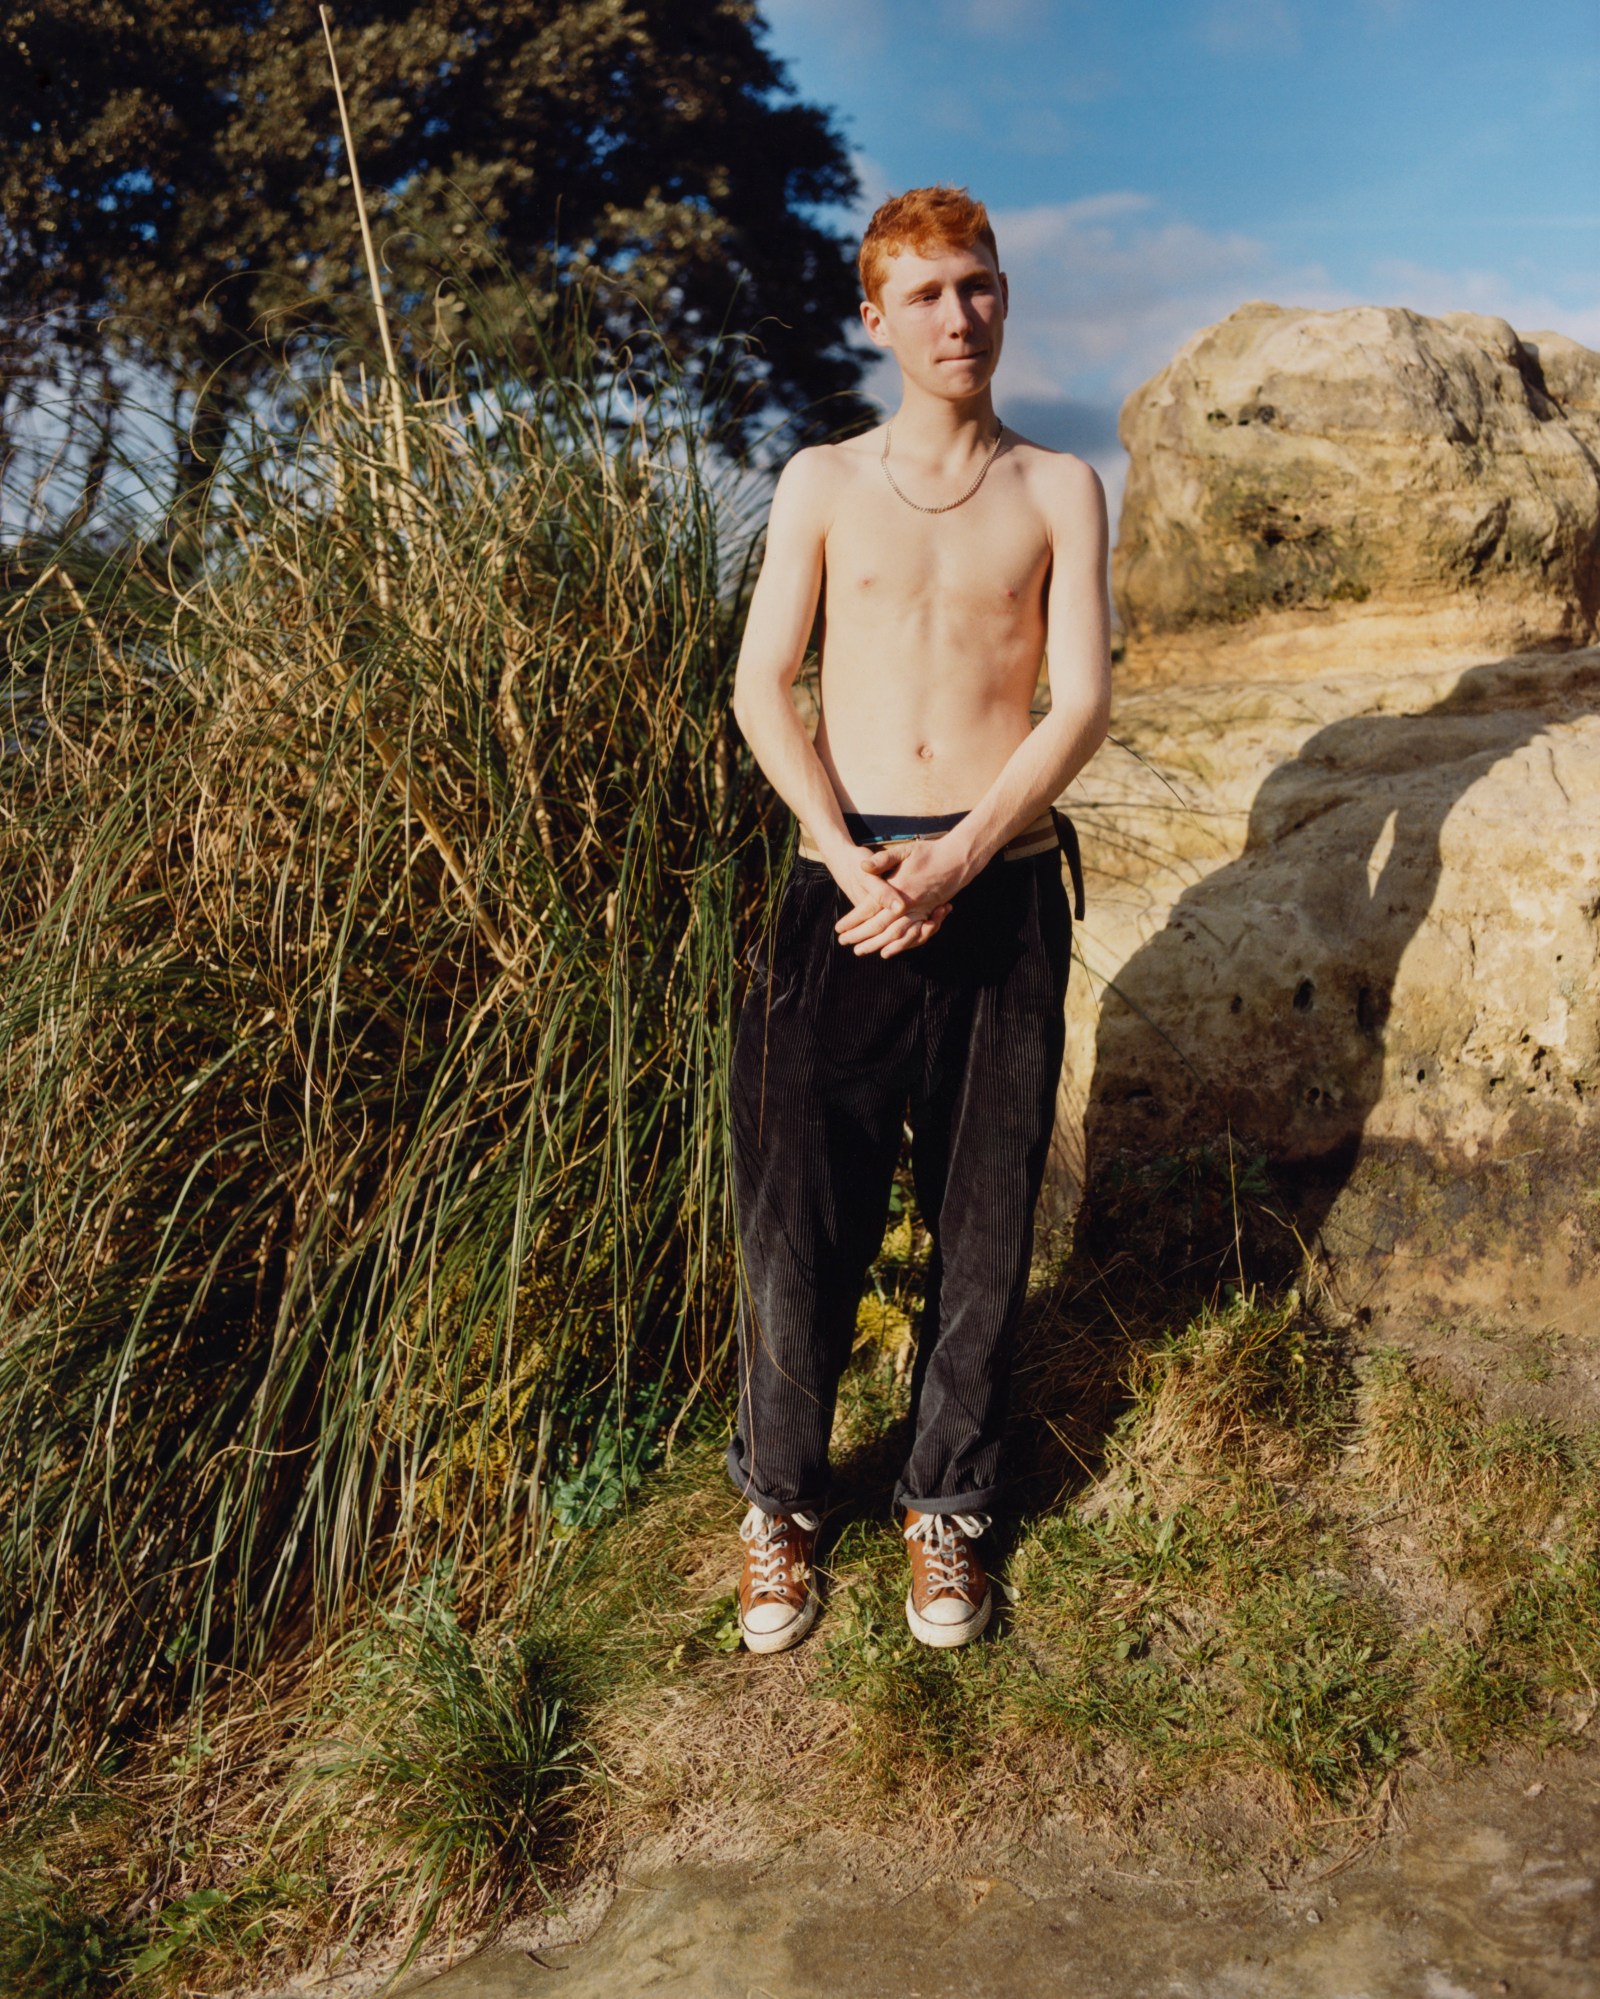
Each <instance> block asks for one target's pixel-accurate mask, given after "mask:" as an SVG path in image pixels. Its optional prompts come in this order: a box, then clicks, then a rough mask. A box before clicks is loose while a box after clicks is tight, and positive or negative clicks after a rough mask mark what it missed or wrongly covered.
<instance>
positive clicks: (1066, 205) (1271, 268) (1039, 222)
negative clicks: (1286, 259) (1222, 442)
mask: <svg viewBox="0 0 1600 1999" xmlns="http://www.w3.org/2000/svg"><path fill="white" fill-rule="evenodd" d="M994 225H995V233H996V235H997V237H998V238H999V243H1000V255H1001V261H1002V262H1003V263H1004V265H1005V267H1006V272H1007V275H1008V277H1009V279H1010V281H1011V319H1010V322H1009V324H1008V326H1007V329H1006V359H1005V361H1004V362H1003V363H1002V367H1003V369H1004V374H1005V380H1006V385H1007V387H1008V389H1009V390H1010V391H1011V392H1012V393H1014V394H1018V395H1023V396H1028V397H1047V396H1051V395H1055V396H1059V397H1063V398H1070V397H1076V398H1080V399H1086V400H1091V401H1100V402H1104V401H1107V400H1111V399H1114V400H1115V401H1117V402H1119V403H1120V402H1121V400H1122V398H1123V397H1124V396H1126V395H1127V394H1128V393H1129V391H1130V390H1132V389H1135V388H1137V387H1138V385H1139V383H1140V382H1142V381H1145V380H1147V379H1148V377H1149V376H1151V375H1152V374H1154V373H1155V372H1156V370H1157V369H1158V368H1161V367H1164V366H1165V364H1166V363H1167V362H1168V361H1169V360H1171V358H1172V356H1173V354H1174V353H1176V351H1177V349H1178V348H1179V347H1180V346H1181V345H1182V344H1183V342H1184V341H1185V340H1186V339H1187V338H1188V337H1189V335H1190V334H1191V333H1194V332H1195V331H1197V330H1198V329H1199V328H1200V327H1202V326H1206V325H1209V324H1210V323H1211V322H1212V321H1213V320H1217V319H1222V318H1224V317H1225V316H1226V315H1227V314H1228V313H1230V312H1231V311H1232V310H1233V309H1234V307H1235V306H1237V305H1241V304H1243V303H1244V301H1245V300H1247V299H1252V298H1271V299H1274V300H1277V301H1279V302H1281V303H1284V304H1292V305H1310V306H1323V305H1345V304H1349V303H1351V302H1352V301H1351V296H1350V294H1349V293H1348V292H1346V291H1344V290H1342V289H1340V288H1338V287H1336V286H1334V285H1333V284H1332V283H1331V281H1330V280H1329V278H1328V275H1327V273H1326V271H1325V270H1324V269H1323V268H1322V266H1321V265H1319V264H1302V265H1297V266H1285V265H1283V264H1282V263H1281V262H1280V261H1279V260H1278V259H1277V258H1275V257H1274V255H1273V253H1272V251H1271V249H1270V248H1269V246H1268V245H1266V244H1265V243H1263V242H1261V241H1260V240H1259V239H1257V238H1256V237H1253V236H1248V235H1245V234H1243V233H1242V232H1240V231H1228V232H1225V233H1219V232H1217V231H1214V230H1209V229H1203V228H1200V227H1199V226H1198V225H1197V224H1195V223H1192V222H1185V221H1183V220H1181V219H1177V218H1166V217H1163V216H1162V215H1161V214H1160V212H1159V210H1158V206H1157V203H1156V202H1155V201H1154V199H1153V198H1152V197H1151V196H1149V195H1147V194H1142V193H1139V192H1137V191H1135V190H1132V189H1118V190H1114V191H1111V192H1107V193H1104V194H1098V195H1090V196H1087V197H1085V198H1083V199H1081V200H1078V201H1067V202H1052V203H1044V204H1041V205H1039V206H1037V207H1033V208H1023V209H1008V210H1000V211H997V212H996V213H995V216H994Z"/></svg>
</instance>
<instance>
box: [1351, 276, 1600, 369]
mask: <svg viewBox="0 0 1600 1999" xmlns="http://www.w3.org/2000/svg"><path fill="white" fill-rule="evenodd" d="M1372 275H1373V277H1374V279H1375V280H1376V281H1377V285H1378V291H1377V292H1375V293H1374V298H1375V301H1376V302H1377V303H1379V304H1382V305H1407V306H1410V308H1411V310H1412V311H1413V312H1427V313H1437V312H1485V313H1490V314H1492V315H1493V316H1494V317H1495V318H1496V319H1508V320H1510V322H1511V324H1512V325H1513V326H1514V327H1515V328H1516V329H1517V331H1518V332H1519V333H1533V332H1544V333H1565V334H1566V335H1567V337H1568V338H1569V339H1571V340H1581V341H1582V342H1583V344H1584V346H1586V347H1600V286H1597V287H1596V294H1595V296H1594V297H1593V298H1592V299H1590V300H1589V301H1587V302H1586V303H1584V304H1581V305H1572V304H1569V303H1567V302H1565V301H1563V300H1561V299H1558V298H1556V297H1555V296H1554V295H1553V294H1552V293H1550V292H1548V291H1544V290H1541V289H1539V288H1538V287H1527V286H1524V285H1523V284H1521V283H1520V282H1519V281H1518V280H1517V279H1516V278H1508V277H1506V276H1505V275H1504V274H1503V273H1501V272H1499V271H1474V270H1464V271H1442V270H1436V269H1434V268H1432V267H1430V266H1429V265H1427V264H1416V263H1411V262H1409V261H1407V260H1406V259H1404V258H1401V257H1381V258H1379V259H1378V260H1377V261H1376V262H1375V263H1374V264H1373V266H1372Z"/></svg>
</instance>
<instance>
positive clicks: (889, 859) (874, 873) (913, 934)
mask: <svg viewBox="0 0 1600 1999" xmlns="http://www.w3.org/2000/svg"><path fill="white" fill-rule="evenodd" d="M901 858H902V857H901V856H900V855H899V854H896V853H892V852H884V851H881V850H876V849H874V848H871V847H851V848H848V849H847V850H846V851H845V853H843V854H841V855H840V856H839V859H838V861H837V862H834V861H829V863H828V872H829V873H830V874H831V875H832V876H833V878H834V880H835V881H836V882H837V883H838V884H839V886H840V888H842V889H843V890H844V892H845V894H846V895H847V896H849V898H850V902H851V905H852V906H851V910H850V913H849V915H848V916H843V917H841V918H840V919H839V921H838V923H837V924H835V926H834V928H835V929H836V930H837V931H841V932H844V933H846V934H845V935H842V936H841V937H840V939H839V942H840V944H841V945H844V944H846V943H848V945H849V948H850V949H851V950H853V951H854V953H855V955H856V956H857V957H858V958H864V957H866V956H867V954H868V953H869V952H873V951H876V952H878V953H879V954H880V955H881V956H882V957H885V958H893V957H895V956H897V955H898V954H899V953H900V952H902V951H914V950H915V949H916V948H917V946H918V945H919V944H926V943H927V941H928V939H929V938H930V937H932V936H933V935H934V934H935V932H936V931H937V930H938V928H939V926H940V924H941V923H943V922H944V920H945V918H946V917H947V916H948V915H949V914H950V904H949V903H948V902H941V903H936V904H934V905H933V906H932V907H931V908H919V907H918V906H917V904H916V903H914V902H912V901H910V900H909V899H908V898H907V897H906V896H904V895H902V894H901V892H900V890H899V889H897V888H896V887H895V885H894V881H893V878H892V877H893V871H894V870H895V869H896V868H897V867H898V866H899V865H900V861H901Z"/></svg>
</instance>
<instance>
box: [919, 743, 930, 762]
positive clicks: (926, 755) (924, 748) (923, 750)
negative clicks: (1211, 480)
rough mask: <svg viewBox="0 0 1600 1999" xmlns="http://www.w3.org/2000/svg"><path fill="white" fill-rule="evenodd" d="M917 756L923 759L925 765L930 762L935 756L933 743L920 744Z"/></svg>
mask: <svg viewBox="0 0 1600 1999" xmlns="http://www.w3.org/2000/svg"><path fill="white" fill-rule="evenodd" d="M917 755H918V756H919V757H921V759H922V761H923V762H924V763H926V762H928V760H929V759H930V758H931V757H932V755H933V745H932V743H918V745H917Z"/></svg>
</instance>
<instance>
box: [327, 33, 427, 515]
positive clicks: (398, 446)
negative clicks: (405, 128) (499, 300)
mask: <svg viewBox="0 0 1600 1999" xmlns="http://www.w3.org/2000/svg"><path fill="white" fill-rule="evenodd" d="M317 12H318V13H319V14H320V15H321V16H322V33H323V38H324V40H325V41H326V42H327V44H328V67H329V68H330V69H331V70H332V71H333V94H334V96H335V97H336V98H337V99H338V102H339V125H340V129H341V130H342V131H343V133H344V153H345V158H346V159H347V160H348V161H349V162H350V191H351V193H352V194H353V195H354V196H355V202H356V219H357V220H358V221H359V223H360V224H361V247H362V249H363V250H364V251H365V252H366V258H367V280H368V282H369V283H370V284H371V286H372V305H373V310H374V311H375V312H376V313H377V315H378V334H379V337H380V338H381V339H382V341H383V360H384V366H385V368H386V369H387V370H388V375H389V398H390V403H391V405H392V408H393V411H394V447H395V463H396V466H397V468H398V470H399V473H400V478H401V481H402V485H401V495H402V501H401V503H402V505H403V506H404V507H405V508H406V518H407V522H408V524H410V525H415V522H414V520H413V518H412V514H411V446H410V444H409V443H408V442H407V439H406V411H405V398H404V395H403V393H402V391H401V386H400V366H399V363H398V362H397V361H396V360H395V353H394V341H393V339H392V337H391V336H390V333H389V315H388V313H387V311H386V310H385V308H384V303H383V286H382V284H381V282H380V281H379V277H378V252H377V250H376V248H375V247H374V245H373V241H372V224H371V223H370V222H369V221H368V220H367V201H366V196H365V195H364V194H363V192H362V189H361V168H360V165H359V164H358V162H357V160H356V142H355V137H354V135H353V134H352V132H351V130H350V113H349V110H348V108H347V107H346V105H345V101H344V84H343V82H342V81H341V79H340V76H339V58H338V57H337V56H336V55H335V54H334V49H333V24H332V20H331V18H330V16H329V13H328V10H327V8H326V7H319V8H318V9H317Z"/></svg>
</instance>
